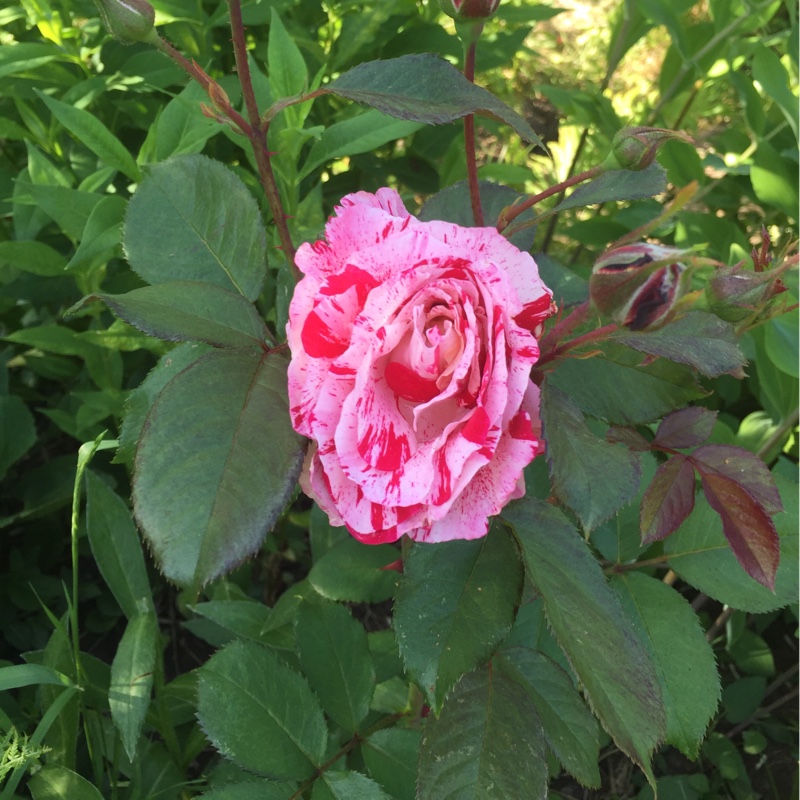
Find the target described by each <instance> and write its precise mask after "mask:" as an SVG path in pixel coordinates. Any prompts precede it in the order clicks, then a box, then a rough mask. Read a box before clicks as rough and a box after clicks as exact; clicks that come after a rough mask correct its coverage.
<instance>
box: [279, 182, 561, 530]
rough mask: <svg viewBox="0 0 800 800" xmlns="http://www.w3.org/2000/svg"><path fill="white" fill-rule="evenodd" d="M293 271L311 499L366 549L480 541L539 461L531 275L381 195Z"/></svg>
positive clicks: (341, 210)
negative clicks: (406, 540)
mask: <svg viewBox="0 0 800 800" xmlns="http://www.w3.org/2000/svg"><path fill="white" fill-rule="evenodd" d="M297 264H298V266H299V268H300V269H301V270H302V271H303V273H304V275H305V277H304V278H303V279H302V280H301V281H300V282H299V283H298V285H297V287H296V289H295V293H294V297H293V298H292V302H291V306H290V309H289V324H288V326H287V334H288V340H289V346H290V348H291V351H292V361H291V365H290V367H289V401H290V407H291V415H292V421H293V424H294V427H295V429H296V430H297V431H298V432H299V433H301V434H303V435H304V436H307V437H308V438H309V439H311V442H312V444H311V447H310V448H309V452H308V456H307V458H306V463H305V466H304V469H303V474H302V476H301V479H300V481H301V486H302V487H303V490H304V491H305V492H306V493H307V494H308V495H310V496H311V497H313V498H314V499H315V500H316V501H317V502H318V503H319V505H320V506H321V507H322V508H323V509H324V510H325V512H326V513H327V514H328V516H329V517H330V520H331V523H332V524H334V525H342V524H344V525H346V526H347V528H348V530H349V531H350V532H351V533H352V534H353V536H355V537H356V538H357V539H359V540H361V541H363V542H368V543H373V544H378V543H382V542H390V541H394V540H396V539H398V538H399V537H400V536H402V535H403V534H408V535H409V536H410V537H411V538H413V539H417V540H421V541H429V542H440V541H446V540H450V539H474V538H477V537H480V536H484V535H485V534H486V532H487V530H488V518H489V517H490V516H491V515H493V514H497V513H498V512H499V511H500V509H501V508H502V507H503V506H504V505H505V504H506V503H507V502H508V501H509V500H511V499H513V498H516V497H521V496H522V495H523V494H524V492H525V485H524V480H523V477H522V470H523V468H524V467H525V466H526V465H527V464H528V463H530V461H531V460H532V459H533V458H534V456H536V455H537V454H538V453H540V452H541V450H542V444H541V440H540V422H539V414H538V408H539V393H538V389H537V387H536V386H535V385H534V384H533V383H532V382H531V380H530V370H531V366H532V365H533V364H535V363H536V360H537V358H538V355H539V347H538V343H537V338H536V337H537V335H538V334H540V333H541V325H542V323H543V321H544V319H545V318H546V317H547V316H548V315H549V314H550V313H551V307H552V302H551V292H550V290H549V289H548V288H547V287H546V286H545V285H544V284H543V283H542V281H541V280H540V279H539V274H538V270H537V267H536V264H535V262H534V260H533V259H532V258H531V256H530V255H528V254H527V253H522V252H520V251H519V250H518V249H517V248H516V247H514V246H513V245H512V244H510V243H509V242H508V241H507V240H506V239H504V238H503V237H502V236H501V235H500V234H499V233H498V232H497V231H496V230H495V229H494V228H463V227H460V226H458V225H454V224H452V223H449V222H438V221H433V222H421V221H420V220H418V219H416V218H415V217H413V216H411V215H410V214H409V213H408V211H407V210H406V208H405V207H404V205H403V202H402V200H401V199H400V196H399V195H398V194H397V192H395V191H394V190H392V189H381V190H379V191H378V192H377V193H376V194H374V195H373V194H368V193H366V192H359V193H357V194H352V195H348V196H347V197H345V198H343V199H342V201H341V205H340V206H339V207H337V209H336V213H335V215H334V216H333V217H331V219H330V220H329V221H328V224H327V227H326V237H325V240H323V241H318V242H315V243H313V244H304V245H302V246H301V247H300V248H299V250H298V252H297Z"/></svg>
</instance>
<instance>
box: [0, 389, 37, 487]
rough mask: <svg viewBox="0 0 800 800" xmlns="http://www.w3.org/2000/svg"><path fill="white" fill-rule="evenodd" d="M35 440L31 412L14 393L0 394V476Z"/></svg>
mask: <svg viewBox="0 0 800 800" xmlns="http://www.w3.org/2000/svg"><path fill="white" fill-rule="evenodd" d="M35 442H36V424H35V422H34V420H33V414H31V412H30V411H28V407H27V406H26V405H25V403H23V402H22V400H20V399H19V397H17V396H16V395H7V394H0V478H2V477H3V476H4V475H5V474H6V471H7V470H8V468H9V467H10V466H11V465H12V464H13V463H14V462H15V461H18V460H19V459H20V458H22V456H24V455H25V453H27V452H28V450H30V449H31V447H33V445H34V443H35Z"/></svg>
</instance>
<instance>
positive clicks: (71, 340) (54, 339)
mask: <svg viewBox="0 0 800 800" xmlns="http://www.w3.org/2000/svg"><path fill="white" fill-rule="evenodd" d="M5 338H6V341H8V342H16V343H18V344H24V345H27V346H28V347H32V348H35V349H39V350H44V351H45V352H46V353H57V354H58V355H62V356H78V357H79V358H82V359H83V360H84V361H85V362H86V367H87V369H88V370H89V373H90V375H91V376H92V379H93V380H94V381H95V383H96V384H97V385H98V386H99V387H100V388H101V389H112V390H116V389H117V388H118V385H117V384H116V378H115V373H114V370H113V368H112V366H113V363H112V366H109V357H110V352H109V351H108V350H104V349H103V348H102V347H98V346H97V345H94V344H92V343H91V342H89V341H87V340H86V339H83V338H81V334H79V333H76V332H75V331H73V330H72V329H71V328H67V327H65V326H64V325H40V326H38V327H35V328H20V329H19V330H16V331H14V332H13V333H11V334H9V335H8V336H6V337H5Z"/></svg>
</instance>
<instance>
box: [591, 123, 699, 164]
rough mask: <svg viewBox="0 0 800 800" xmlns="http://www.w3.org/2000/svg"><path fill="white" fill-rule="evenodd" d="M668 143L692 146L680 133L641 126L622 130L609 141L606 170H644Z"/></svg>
mask: <svg viewBox="0 0 800 800" xmlns="http://www.w3.org/2000/svg"><path fill="white" fill-rule="evenodd" d="M670 141H673V142H685V143H686V144H693V142H692V140H691V139H690V138H689V137H688V136H687V135H686V134H685V133H682V132H681V131H670V130H667V129H666V128H648V127H645V126H643V125H640V126H638V127H635V128H623V129H622V130H621V131H620V132H619V133H617V135H616V136H615V137H614V138H613V139H612V140H611V154H610V155H609V156H608V158H607V159H606V161H605V166H606V167H607V168H608V169H630V170H640V169H645V168H647V167H649V166H650V165H651V164H652V163H653V161H655V158H656V153H657V152H658V148H659V147H661V145H662V144H664V142H670Z"/></svg>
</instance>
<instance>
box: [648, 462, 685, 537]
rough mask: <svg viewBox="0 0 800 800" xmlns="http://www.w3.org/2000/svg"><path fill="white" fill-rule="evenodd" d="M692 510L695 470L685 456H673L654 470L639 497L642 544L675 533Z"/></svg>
mask: <svg viewBox="0 0 800 800" xmlns="http://www.w3.org/2000/svg"><path fill="white" fill-rule="evenodd" d="M693 508H694V469H693V468H692V465H691V463H690V461H689V459H688V458H687V457H686V456H682V455H677V456H673V457H672V458H670V459H669V460H668V461H665V462H664V463H663V464H662V465H661V466H660V467H659V468H658V469H657V470H656V474H655V477H654V478H653V481H652V483H651V484H650V486H648V487H647V491H645V493H644V496H643V497H642V505H641V508H640V510H639V526H640V529H641V532H642V544H651V543H652V542H657V541H659V540H661V539H664V538H666V537H667V536H669V535H670V534H671V533H673V532H674V531H676V530H678V528H679V527H680V525H681V523H682V522H683V521H684V520H685V519H686V517H688V516H689V514H691V513H692V509H693Z"/></svg>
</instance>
